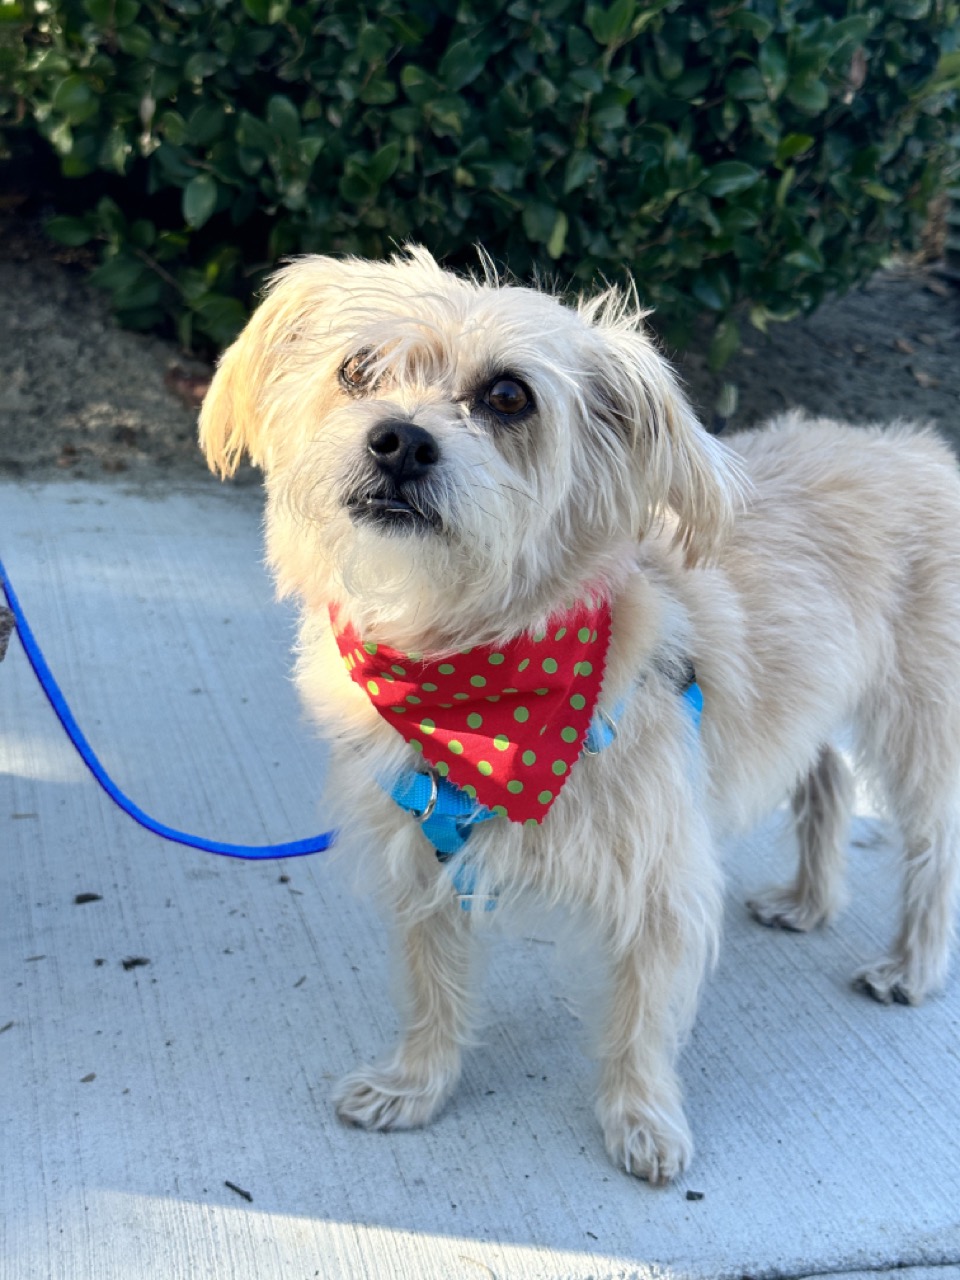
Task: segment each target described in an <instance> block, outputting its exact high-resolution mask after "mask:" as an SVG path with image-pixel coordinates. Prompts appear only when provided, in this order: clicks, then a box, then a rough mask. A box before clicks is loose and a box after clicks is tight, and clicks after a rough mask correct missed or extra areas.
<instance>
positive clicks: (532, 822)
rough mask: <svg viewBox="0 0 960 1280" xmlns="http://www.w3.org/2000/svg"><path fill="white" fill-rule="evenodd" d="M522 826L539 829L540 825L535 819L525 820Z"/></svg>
mask: <svg viewBox="0 0 960 1280" xmlns="http://www.w3.org/2000/svg"><path fill="white" fill-rule="evenodd" d="M523 825H524V826H525V827H539V825H540V823H539V822H538V821H537V820H536V818H527V820H526V822H525V823H524V824H523Z"/></svg>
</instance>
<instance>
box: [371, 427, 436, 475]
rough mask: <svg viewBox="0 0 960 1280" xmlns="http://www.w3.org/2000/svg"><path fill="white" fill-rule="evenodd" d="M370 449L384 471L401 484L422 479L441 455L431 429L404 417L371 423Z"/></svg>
mask: <svg viewBox="0 0 960 1280" xmlns="http://www.w3.org/2000/svg"><path fill="white" fill-rule="evenodd" d="M367 449H368V451H369V452H370V454H371V455H372V457H373V459H374V461H375V462H376V464H377V466H378V467H379V468H380V470H381V471H382V472H383V473H384V475H388V476H389V477H390V478H391V480H394V481H396V483H397V484H399V483H401V482H402V481H404V480H418V479H419V478H420V477H421V476H423V475H426V473H427V472H428V471H429V470H430V468H431V467H432V466H435V465H436V463H437V462H438V461H439V459H440V449H439V448H438V446H437V442H436V440H434V438H433V436H432V435H431V434H430V432H429V431H424V429H423V427H418V426H416V425H415V424H414V423H412V422H407V421H406V420H405V419H403V418H388V419H387V420H386V421H385V422H378V423H377V425H376V426H375V427H371V428H370V432H369V434H368V435H367Z"/></svg>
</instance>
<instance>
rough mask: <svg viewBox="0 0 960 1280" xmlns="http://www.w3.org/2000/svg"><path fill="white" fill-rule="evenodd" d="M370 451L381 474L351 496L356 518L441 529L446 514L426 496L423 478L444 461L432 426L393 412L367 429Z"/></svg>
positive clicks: (387, 524)
mask: <svg viewBox="0 0 960 1280" xmlns="http://www.w3.org/2000/svg"><path fill="white" fill-rule="evenodd" d="M366 453H367V457H368V459H369V461H370V463H371V464H372V466H373V468H374V472H375V476H374V477H373V478H372V479H371V482H370V483H368V484H366V485H364V486H363V487H362V489H360V490H356V491H354V493H352V494H351V495H350V496H349V497H348V499H347V502H346V505H347V508H348V510H349V511H350V515H351V517H352V519H353V520H354V521H356V522H360V521H364V522H370V523H373V524H377V525H380V526H382V527H384V528H387V529H391V530H399V531H401V532H402V531H404V530H418V529H424V528H431V529H435V530H439V529H440V527H441V521H440V516H439V514H438V513H437V512H436V510H435V509H434V508H433V507H432V506H430V505H429V504H428V503H426V502H425V501H424V500H423V496H422V490H423V482H424V481H427V480H429V477H430V475H431V473H432V471H433V469H434V467H436V465H437V463H438V462H439V461H440V446H439V445H438V444H437V442H436V440H435V439H434V437H433V436H432V435H431V434H430V432H429V431H426V430H425V429H424V428H423V427H418V426H417V425H416V423H414V422H410V421H409V420H408V419H406V418H387V419H385V420H384V421H383V422H378V423H376V424H375V425H374V426H373V427H371V428H370V430H369V431H368V433H367V441H366Z"/></svg>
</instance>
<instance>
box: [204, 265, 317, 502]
mask: <svg viewBox="0 0 960 1280" xmlns="http://www.w3.org/2000/svg"><path fill="white" fill-rule="evenodd" d="M338 265H339V264H337V263H336V262H334V261H333V260H331V259H329V258H321V257H312V256H311V257H304V258H300V259H298V260H297V261H295V262H292V263H290V264H289V265H288V266H286V267H284V268H283V269H282V270H281V271H278V272H277V273H276V274H275V275H274V276H272V277H271V279H270V280H269V281H268V283H267V288H266V294H265V296H264V299H263V301H262V302H261V303H260V305H259V307H258V308H257V310H256V311H255V312H254V314H253V316H252V317H251V319H250V321H249V322H248V324H247V327H246V328H245V329H244V330H243V332H242V333H241V334H240V336H239V338H237V340H236V341H235V342H234V343H233V345H232V346H230V347H228V348H227V350H226V351H225V352H224V353H223V355H222V356H221V357H220V361H219V363H218V365H217V371H216V373H215V374H214V376H213V381H212V382H211V383H210V389H209V391H208V392H207V394H206V396H205V397H204V401H203V405H202V407H201V409H200V423H199V427H200V447H201V448H202V450H203V452H204V455H205V456H206V459H207V465H208V466H209V467H210V470H211V471H215V472H218V473H219V474H220V475H221V476H223V477H226V476H232V475H233V473H234V472H235V471H236V469H237V467H238V466H239V465H240V461H241V459H242V458H243V455H244V454H245V453H246V454H249V456H250V461H251V462H252V463H253V464H254V465H255V466H258V467H263V468H265V469H269V466H270V461H271V455H272V453H273V448H274V445H279V444H280V441H279V440H277V441H272V440H271V438H270V437H271V422H270V419H271V413H270V400H271V399H272V397H269V396H268V395H267V393H268V392H269V391H270V390H271V388H272V387H273V386H275V384H276V383H277V381H278V378H279V375H280V374H281V373H282V372H283V371H284V370H285V369H286V368H287V367H288V366H289V364H290V363H291V360H292V359H295V352H296V351H297V348H298V347H299V346H302V343H301V342H300V339H301V338H302V337H303V334H304V331H305V329H306V328H307V327H308V326H310V325H316V322H317V317H318V315H320V314H321V313H322V312H323V310H324V308H325V307H326V306H329V286H330V278H331V274H332V273H333V272H335V271H336V270H337V268H338Z"/></svg>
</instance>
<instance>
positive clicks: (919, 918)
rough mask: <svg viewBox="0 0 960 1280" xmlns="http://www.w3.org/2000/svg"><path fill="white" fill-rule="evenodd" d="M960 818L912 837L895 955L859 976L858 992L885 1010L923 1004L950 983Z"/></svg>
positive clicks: (952, 817)
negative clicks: (926, 997) (948, 979)
mask: <svg viewBox="0 0 960 1280" xmlns="http://www.w3.org/2000/svg"><path fill="white" fill-rule="evenodd" d="M958 845H960V814H958V813H957V812H954V813H953V814H951V815H950V816H949V817H947V818H944V819H941V820H940V821H938V822H936V823H934V824H932V825H931V826H929V827H928V828H927V830H926V832H925V833H924V834H922V835H921V834H919V833H914V834H912V835H909V836H908V837H907V840H906V846H905V866H904V885H903V905H902V909H901V918H900V928H899V931H898V933H897V937H896V940H895V942H894V945H893V950H892V953H891V954H890V955H889V956H887V957H885V958H884V959H882V960H879V961H877V962H876V963H874V964H870V965H865V966H864V967H863V968H862V969H860V970H859V971H858V972H857V973H856V974H855V976H854V985H855V986H856V987H857V989H858V990H860V991H863V992H865V993H866V994H867V995H870V996H873V998H874V999H875V1000H879V1001H881V1002H882V1003H883V1004H890V1003H891V1002H895V1003H897V1004H919V1003H920V1002H921V1001H922V1000H923V998H924V997H925V996H927V995H929V994H930V993H931V992H934V991H937V990H939V989H940V988H941V987H942V986H943V985H944V982H945V981H946V977H947V969H948V967H949V964H950V950H951V945H952V942H953V932H954V929H953V918H954V908H955V899H956V888H957V878H958V875H957V873H958V858H957V851H958Z"/></svg>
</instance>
